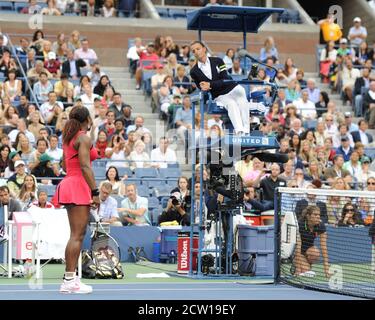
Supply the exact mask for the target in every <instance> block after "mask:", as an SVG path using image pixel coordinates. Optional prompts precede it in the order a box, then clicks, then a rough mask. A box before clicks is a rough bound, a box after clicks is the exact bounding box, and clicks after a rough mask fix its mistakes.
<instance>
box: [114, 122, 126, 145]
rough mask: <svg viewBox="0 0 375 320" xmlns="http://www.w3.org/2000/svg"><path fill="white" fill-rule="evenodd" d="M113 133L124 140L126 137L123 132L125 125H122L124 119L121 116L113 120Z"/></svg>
mask: <svg viewBox="0 0 375 320" xmlns="http://www.w3.org/2000/svg"><path fill="white" fill-rule="evenodd" d="M113 135H117V136H120V137H121V138H123V139H124V140H125V139H126V133H125V125H124V119H123V118H121V117H120V118H117V119H116V120H115V132H114V133H113Z"/></svg>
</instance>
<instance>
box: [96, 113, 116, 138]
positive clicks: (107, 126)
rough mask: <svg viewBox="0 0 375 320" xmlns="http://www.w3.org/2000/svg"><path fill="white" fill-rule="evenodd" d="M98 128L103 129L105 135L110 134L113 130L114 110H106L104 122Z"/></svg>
mask: <svg viewBox="0 0 375 320" xmlns="http://www.w3.org/2000/svg"><path fill="white" fill-rule="evenodd" d="M99 130H104V131H105V132H106V133H107V136H108V137H109V136H111V135H112V134H113V133H114V132H115V112H114V111H112V110H108V111H107V113H106V120H105V122H104V124H102V125H101V126H99Z"/></svg>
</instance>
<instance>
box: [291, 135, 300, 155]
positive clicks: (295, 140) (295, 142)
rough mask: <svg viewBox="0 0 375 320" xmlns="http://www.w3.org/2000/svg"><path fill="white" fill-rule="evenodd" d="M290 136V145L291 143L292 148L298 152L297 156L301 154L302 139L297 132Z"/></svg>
mask: <svg viewBox="0 0 375 320" xmlns="http://www.w3.org/2000/svg"><path fill="white" fill-rule="evenodd" d="M289 136H290V140H289V143H290V148H292V149H294V151H295V152H297V154H299V153H300V149H301V137H300V135H299V134H298V133H296V132H293V131H292V132H290V134H289Z"/></svg>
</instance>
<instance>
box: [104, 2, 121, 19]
mask: <svg viewBox="0 0 375 320" xmlns="http://www.w3.org/2000/svg"><path fill="white" fill-rule="evenodd" d="M100 15H101V16H102V17H104V18H110V17H117V10H116V9H115V5H114V3H113V0H105V1H104V4H103V7H101V8H100Z"/></svg>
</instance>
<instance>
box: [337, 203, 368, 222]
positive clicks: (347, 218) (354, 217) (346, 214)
mask: <svg viewBox="0 0 375 320" xmlns="http://www.w3.org/2000/svg"><path fill="white" fill-rule="evenodd" d="M337 225H338V226H339V227H356V226H361V225H363V221H362V218H361V216H360V214H359V212H358V210H357V208H356V206H354V205H353V204H352V203H351V202H348V203H346V204H345V205H344V208H343V209H342V214H341V219H340V220H339V222H338V224H337Z"/></svg>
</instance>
